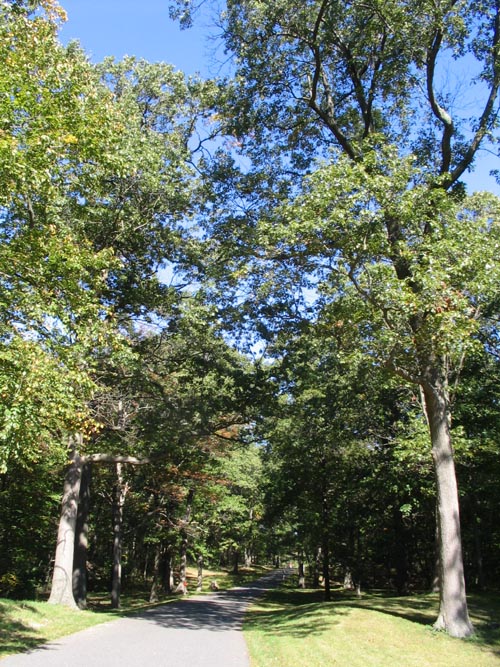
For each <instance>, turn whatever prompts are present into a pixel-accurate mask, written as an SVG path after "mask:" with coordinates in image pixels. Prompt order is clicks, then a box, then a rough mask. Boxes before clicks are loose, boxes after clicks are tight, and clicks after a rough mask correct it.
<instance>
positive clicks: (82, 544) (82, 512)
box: [73, 463, 92, 609]
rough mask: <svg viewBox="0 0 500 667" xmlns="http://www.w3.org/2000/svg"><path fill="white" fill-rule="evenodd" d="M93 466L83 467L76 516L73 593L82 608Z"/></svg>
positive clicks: (85, 585)
mask: <svg viewBox="0 0 500 667" xmlns="http://www.w3.org/2000/svg"><path fill="white" fill-rule="evenodd" d="M91 474H92V467H91V464H90V463H85V464H84V465H83V467H82V477H81V482H80V499H79V503H78V513H77V517H76V530H75V553H74V562H73V595H74V598H75V602H76V604H77V605H78V607H79V608H80V609H86V608H87V547H88V531H89V523H88V517H89V511H90V481H91Z"/></svg>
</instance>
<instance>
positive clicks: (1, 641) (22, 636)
mask: <svg viewBox="0 0 500 667" xmlns="http://www.w3.org/2000/svg"><path fill="white" fill-rule="evenodd" d="M16 606H17V605H16ZM16 606H14V607H13V608H11V607H7V606H6V605H3V604H2V603H0V658H2V657H5V656H6V655H9V654H10V653H18V652H19V651H26V650H29V649H32V648H35V647H36V646H38V645H39V644H40V643H41V642H44V641H47V639H46V638H45V637H43V636H41V635H40V629H39V627H38V625H37V626H36V627H34V626H33V625H32V624H31V623H30V622H23V621H21V620H19V619H18V618H15V617H13V612H14V613H15V610H16ZM19 608H20V609H22V610H29V611H30V612H31V613H32V614H34V615H39V611H38V610H37V609H36V608H35V607H34V606H32V605H29V604H26V603H23V604H22V605H19Z"/></svg>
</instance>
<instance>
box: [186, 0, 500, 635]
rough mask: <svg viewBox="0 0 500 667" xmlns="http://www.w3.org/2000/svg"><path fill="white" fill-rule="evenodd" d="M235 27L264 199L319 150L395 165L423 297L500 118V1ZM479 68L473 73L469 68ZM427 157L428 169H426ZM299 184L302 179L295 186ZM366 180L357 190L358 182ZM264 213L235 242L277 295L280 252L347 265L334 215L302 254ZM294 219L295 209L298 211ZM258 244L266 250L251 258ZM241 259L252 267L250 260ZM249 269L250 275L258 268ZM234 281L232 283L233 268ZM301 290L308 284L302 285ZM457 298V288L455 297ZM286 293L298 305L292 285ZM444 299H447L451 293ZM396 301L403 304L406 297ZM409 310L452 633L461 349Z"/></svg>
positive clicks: (368, 167) (246, 5)
mask: <svg viewBox="0 0 500 667" xmlns="http://www.w3.org/2000/svg"><path fill="white" fill-rule="evenodd" d="M192 4H193V3H188V4H187V5H186V3H178V9H177V15H181V18H182V19H183V20H184V22H185V23H188V22H189V20H190V14H189V10H190V5H192ZM221 27H222V31H223V37H224V40H225V43H226V45H227V48H228V50H229V51H230V52H231V53H233V54H234V55H235V70H236V76H235V83H234V87H233V91H234V92H233V99H232V102H233V103H232V105H231V114H230V115H229V114H228V116H229V121H228V124H227V127H228V128H229V130H230V131H232V132H233V133H234V134H235V135H236V137H237V140H238V143H239V145H240V146H241V147H242V151H243V153H244V154H245V155H247V156H249V157H250V158H252V160H253V167H254V171H255V172H257V171H258V170H260V171H261V173H262V174H265V179H264V180H265V182H266V186H267V193H269V192H270V190H272V192H273V196H272V198H269V197H267V198H266V196H265V191H263V192H262V193H261V194H262V200H263V201H265V202H266V204H264V206H265V205H267V206H268V207H269V204H270V203H271V204H272V202H273V200H274V198H275V197H276V193H277V192H278V191H279V187H280V186H279V185H276V183H278V184H279V183H280V178H279V176H280V174H281V175H282V176H283V178H282V179H281V182H283V180H286V179H288V181H289V182H290V176H293V175H295V176H297V175H299V174H300V173H303V172H304V170H305V171H307V170H310V169H311V168H312V166H313V162H314V158H317V156H318V155H323V156H327V155H328V152H329V151H330V150H331V149H332V148H333V149H335V150H334V152H333V162H334V163H335V162H339V163H340V164H343V165H346V164H347V163H346V162H345V159H347V160H348V161H350V162H351V167H348V166H346V169H345V170H344V171H343V172H342V177H343V178H346V177H348V175H352V174H353V173H354V172H356V173H357V175H359V176H361V174H363V176H362V177H361V180H358V181H357V185H356V186H355V187H361V188H368V189H369V190H370V191H371V192H372V193H373V188H372V187H371V184H374V182H375V180H376V179H377V178H380V179H382V180H383V179H384V178H386V177H387V174H388V173H391V174H392V175H393V177H394V178H393V179H387V180H385V187H386V188H387V190H386V193H385V194H386V196H385V198H384V202H383V205H381V203H380V202H378V206H379V210H382V211H383V213H382V229H383V230H384V238H385V242H386V243H387V244H388V245H387V248H386V251H385V257H386V258H387V260H386V261H387V262H388V263H389V265H390V266H391V267H392V268H391V270H392V271H393V272H394V276H395V277H396V283H395V289H396V292H398V295H397V296H398V298H399V296H400V295H401V292H404V293H406V292H408V291H409V293H410V295H411V301H413V302H416V301H421V300H422V299H423V298H424V297H425V295H426V290H427V287H426V284H425V281H423V280H422V277H421V276H422V273H421V269H420V268H419V267H418V263H416V262H415V261H414V260H412V259H411V258H410V257H409V256H408V252H409V250H412V251H414V252H415V255H414V257H416V256H417V251H416V248H415V239H416V238H418V243H420V244H422V245H423V246H424V247H425V250H426V252H427V249H428V248H429V247H430V246H431V245H432V243H433V242H434V236H435V233H436V231H437V230H438V229H443V227H442V216H443V212H444V210H445V209H446V207H447V205H445V204H444V203H443V202H444V201H445V200H446V199H448V200H450V204H449V206H451V207H452V198H453V195H454V194H455V195H456V196H459V194H460V192H461V191H463V185H462V184H461V182H460V178H461V177H462V176H463V175H464V173H465V172H466V171H467V170H468V169H470V168H471V167H472V166H473V163H474V160H475V158H476V156H477V154H478V150H479V149H480V147H481V145H482V144H484V143H485V141H488V140H489V138H490V136H491V135H492V133H494V131H495V128H496V123H497V112H498V90H499V85H500V61H499V53H498V44H499V39H500V30H499V28H500V6H499V4H498V2H497V1H496V0H490V1H487V2H484V3H483V2H482V3H473V4H472V5H471V3H469V2H464V1H458V2H456V1H452V2H447V1H443V2H438V3H436V2H427V1H426V0H424V1H423V2H421V3H419V4H418V6H417V5H415V6H410V5H409V4H408V3H406V2H402V1H401V0H392V1H391V2H386V3H384V4H383V5H381V4H380V3H379V2H375V1H373V2H372V1H369V2H361V1H359V2H358V1H355V2H352V3H347V4H346V3H342V2H337V1H336V0H308V1H307V2H298V1H296V0H280V1H278V2H277V3H273V4H272V5H270V4H266V3H261V2H258V1H257V0H235V1H232V0H228V2H227V3H226V10H225V12H224V13H223V14H222V15H221ZM466 64H467V70H466V69H465V65H466ZM469 65H470V66H469ZM465 71H468V72H470V73H471V74H470V76H469V78H468V79H466V80H465V79H464V76H465ZM452 72H455V73H456V76H457V79H458V78H460V81H461V86H462V89H463V90H465V93H463V94H462V97H461V99H462V101H468V100H470V101H473V103H474V109H475V113H473V114H472V115H471V114H469V112H468V111H466V110H465V106H466V105H464V107H463V108H461V107H460V106H459V105H458V104H454V100H455V99H456V98H455V94H456V91H454V90H452V89H450V87H449V82H450V81H451V79H452V77H451V73H452ZM386 144H390V145H392V146H396V155H395V156H394V159H395V160H402V161H403V162H404V158H405V156H408V155H410V154H411V155H412V159H411V162H412V163H413V165H412V169H410V170H407V171H406V174H405V175H403V173H402V172H401V171H400V170H398V171H397V174H396V171H395V170H394V168H393V167H392V166H389V165H388V163H387V160H386V159H385V158H384V157H383V156H384V151H383V147H384V145H386ZM341 156H342V157H341ZM377 156H379V158H380V159H378V158H377ZM271 158H273V159H272V160H271ZM266 163H267V164H266ZM413 167H416V168H417V169H419V170H420V172H419V175H418V176H417V174H416V171H415V169H414V168H413ZM349 169H352V171H351V172H350V174H348V173H347V172H348V171H349ZM250 170H252V166H251V167H250ZM272 172H275V173H272ZM276 172H277V173H276ZM323 174H324V172H323ZM318 178H320V177H318ZM370 179H373V180H372V182H371V184H370V183H369V182H368V181H369V180H370ZM394 179H395V180H394ZM401 179H402V180H401ZM354 180H355V181H356V180H357V176H356V177H355V178H354ZM297 182H298V181H297V180H294V181H293V180H292V189H291V192H292V193H293V187H294V186H295V185H296V184H297ZM336 183H337V186H336V188H335V192H334V193H333V192H332V191H330V192H329V194H328V195H327V198H326V200H323V204H324V206H325V207H330V208H331V209H334V208H335V207H336V206H337V204H338V201H339V200H341V199H342V197H341V196H340V194H339V193H340V192H341V190H342V187H343V183H341V182H340V181H336ZM355 187H354V188H352V189H351V187H350V186H347V189H348V190H350V191H351V193H354V189H355ZM282 191H283V190H282ZM289 191H290V190H289ZM404 193H406V194H408V193H410V196H409V197H406V196H405V195H404ZM405 199H406V201H407V202H409V201H410V199H412V204H411V205H413V204H414V203H415V201H416V200H417V199H418V200H419V201H420V204H419V206H418V214H417V216H418V217H419V218H420V220H419V222H420V225H419V232H418V235H417V236H415V234H414V231H413V229H411V230H410V229H409V228H408V225H407V220H408V210H406V211H403V210H402V209H401V207H400V206H399V205H398V201H401V200H405ZM246 201H248V197H247V198H246ZM310 203H311V205H310V206H309V211H308V221H309V223H307V221H306V220H305V217H306V216H305V215H303V214H301V213H300V211H299V210H298V209H294V210H293V213H292V214H291V215H292V216H297V218H296V219H297V220H298V221H301V222H302V223H304V227H307V225H308V224H309V226H310V227H311V228H313V227H314V226H315V225H317V226H318V228H321V222H320V221H321V217H322V214H321V213H318V214H317V213H316V209H315V208H314V205H313V203H312V201H311V202H310ZM372 206H373V200H370V197H368V198H367V199H365V201H363V203H360V205H359V206H356V205H355V206H354V207H353V209H352V210H351V211H350V215H351V216H352V217H353V219H354V220H358V221H359V220H361V219H363V218H364V219H365V222H366V229H351V230H350V232H349V234H350V241H349V242H354V243H358V244H361V250H359V251H356V253H357V252H362V248H363V246H364V245H365V244H366V246H367V247H369V246H370V243H371V242H372V241H373V240H375V238H374V237H376V235H377V230H376V228H375V225H373V226H372V227H371V226H370V223H369V221H370V220H371V218H372V215H371V214H372ZM322 210H323V211H324V210H325V208H323V209H322ZM260 211H262V208H260ZM323 215H324V214H323ZM257 217H258V212H257V215H256V214H255V212H254V211H253V212H251V215H246V219H247V220H248V225H247V226H246V228H245V230H244V231H243V233H241V234H238V232H237V227H236V226H235V225H234V219H235V216H234V211H233V212H232V213H231V214H229V215H228V216H227V228H231V229H232V230H233V231H234V233H235V234H236V236H237V240H236V243H233V244H232V251H233V252H235V251H238V248H239V247H242V246H243V247H244V249H245V254H244V261H246V262H247V263H250V264H251V265H253V268H254V274H253V275H254V276H257V278H256V280H255V283H254V284H255V285H256V288H255V289H256V291H257V290H259V286H260V293H261V294H262V295H263V297H264V298H265V297H266V292H267V295H269V293H270V291H271V290H270V289H269V287H267V288H266V287H264V289H262V285H263V283H264V286H265V284H266V283H265V281H266V278H265V276H266V275H267V277H268V281H267V284H268V285H269V283H270V282H273V279H272V278H271V279H269V277H270V276H271V275H272V274H273V272H274V273H276V266H277V265H278V266H279V262H280V260H281V266H282V267H283V269H285V267H286V263H287V261H288V266H289V264H290V263H295V266H297V267H300V268H301V269H302V276H300V274H299V272H296V273H295V280H296V281H299V284H305V285H306V286H307V283H308V282H309V284H310V283H311V282H312V283H313V284H314V282H315V281H314V273H313V271H314V267H310V265H308V264H307V261H306V260H305V259H304V258H305V257H308V256H310V255H311V254H314V253H315V252H316V253H317V255H318V256H321V258H322V260H323V264H324V266H328V264H329V263H331V264H335V261H336V252H337V247H338V245H337V243H338V242H337V239H336V238H335V235H334V234H332V233H331V227H330V228H328V229H325V230H324V232H323V234H322V235H318V234H316V235H315V234H312V235H311V236H312V237H313V238H314V241H313V240H312V239H311V237H309V236H308V234H307V233H304V234H303V235H302V236H301V235H300V232H299V234H298V238H299V239H300V240H299V241H298V242H297V244H296V245H295V246H294V247H293V251H292V253H287V252H284V253H282V252H280V251H281V247H280V244H281V243H283V236H280V235H279V234H278V235H275V236H273V235H272V233H271V234H270V235H269V236H268V238H269V240H271V241H272V242H273V245H274V248H273V249H272V250H271V249H270V248H268V249H267V250H266V251H263V252H258V251H257V252H256V251H255V249H254V250H253V252H252V250H251V248H252V242H255V236H254V234H253V232H251V233H250V234H248V232H247V230H248V229H251V230H253V229H255V219H256V218H257ZM332 217H334V216H332ZM242 219H243V220H245V215H243V216H241V218H240V220H239V223H240V224H239V226H240V227H242V224H241V222H242ZM290 220H291V218H290V217H289V218H287V223H289V222H290ZM415 220H416V218H415ZM332 226H333V225H332ZM221 228H222V229H224V225H221V223H220V221H218V222H217V225H214V233H215V234H216V237H217V238H218V239H219V240H220V242H221V243H223V244H225V245H227V244H228V235H227V234H226V235H224V233H221V232H220V231H219V230H220V229H221ZM353 235H357V236H353ZM315 243H319V245H316V246H315ZM285 245H286V241H285ZM250 255H252V257H253V259H249V257H250ZM263 257H267V258H268V259H271V258H272V257H274V259H275V260H277V261H275V262H274V268H270V267H271V264H272V263H270V264H268V265H267V266H268V269H267V271H266V269H263V268H262V258H263ZM449 259H450V262H453V261H454V260H453V259H452V258H449ZM424 263H425V261H424ZM352 264H356V261H354V262H353V263H352ZM365 266H366V268H367V267H368V264H366V265H365ZM451 266H452V265H451V264H450V267H449V268H451ZM238 270H239V271H240V275H241V269H240V267H238ZM356 271H357V268H352V271H351V273H350V277H351V278H352V279H353V282H356V281H357V276H356ZM246 272H247V275H248V268H247V269H246ZM319 273H320V274H321V271H319ZM243 275H244V274H243ZM282 275H283V276H285V270H284V271H283V273H282ZM365 275H368V272H367V274H365ZM369 275H370V276H371V272H370V274H369ZM263 276H264V277H263ZM311 278H312V281H311ZM318 279H320V278H319V277H318ZM227 284H228V285H231V276H230V279H229V280H228V281H227ZM292 289H293V292H294V293H295V294H297V291H298V290H297V286H296V285H295V287H292V288H291V290H292ZM367 292H369V293H370V295H371V297H373V296H374V294H373V291H370V290H368V289H367V287H366V286H365V284H363V285H362V286H361V288H360V293H364V294H365V295H366V293H367ZM283 293H284V289H283V286H281V287H280V290H279V291H278V290H275V291H274V297H273V301H272V302H273V303H274V305H276V304H279V302H280V298H281V297H280V296H276V295H281V296H282V295H283ZM455 296H456V295H455V294H454V295H451V294H448V298H450V299H451V301H453V299H454V298H455ZM393 298H396V295H393ZM377 299H378V297H375V300H377ZM267 301H268V302H269V298H268V299H267ZM283 301H284V302H285V303H288V304H290V299H286V295H285V298H284V299H283ZM379 303H381V302H379ZM399 304H400V305H402V303H401V301H399ZM437 307H439V308H441V309H442V310H444V307H443V305H441V306H437ZM388 308H389V304H388V302H387V301H384V303H383V305H382V306H381V311H379V313H380V312H381V313H382V315H383V314H384V312H385V311H386V310H387V309H388ZM289 310H290V308H289ZM403 310H404V309H403ZM388 312H389V313H392V312H393V309H392V307H391V308H390V309H389V311H388ZM407 316H408V323H409V327H410V329H409V333H408V335H409V336H410V340H411V338H412V337H413V338H417V339H418V340H419V341H422V342H418V343H417V347H418V348H419V349H418V350H417V356H419V368H418V373H417V375H412V377H413V378H414V379H415V378H417V377H418V378H419V380H418V382H420V386H421V387H422V390H423V392H424V395H425V406H426V411H427V415H428V418H429V427H430V431H431V436H432V441H433V451H434V455H435V459H436V473H437V481H438V497H439V499H440V508H441V509H440V513H439V517H440V534H441V564H442V568H443V579H442V587H441V592H442V596H441V608H440V613H439V618H438V621H437V622H436V625H437V627H440V628H444V629H446V630H447V631H448V632H449V633H450V634H452V635H456V636H467V635H468V634H470V633H471V632H472V626H471V624H470V621H469V619H468V614H467V605H466V599H465V588H464V584H463V574H462V558H461V556H460V555H459V554H460V528H459V522H458V494H457V491H456V481H455V472H454V467H453V457H452V450H451V446H450V440H449V432H448V430H449V426H448V414H449V399H448V391H447V382H448V377H449V376H448V365H447V364H448V362H447V359H448V354H447V352H448V351H446V352H445V351H443V349H442V347H441V343H436V345H435V346H433V345H429V337H428V336H427V334H424V331H425V329H426V326H427V320H428V318H427V315H426V312H425V311H422V310H420V309H419V308H417V310H416V311H415V312H414V313H413V314H411V315H410V314H407ZM391 326H392V324H391ZM422 335H423V336H422ZM423 339H425V342H424V340H423ZM400 344H401V347H404V344H402V343H400ZM391 349H392V348H391ZM396 356H397V355H396ZM389 363H391V364H392V365H393V368H395V369H396V368H399V370H401V369H400V367H398V366H397V359H395V358H391V359H389ZM444 508H447V509H444ZM457 554H458V555H457Z"/></svg>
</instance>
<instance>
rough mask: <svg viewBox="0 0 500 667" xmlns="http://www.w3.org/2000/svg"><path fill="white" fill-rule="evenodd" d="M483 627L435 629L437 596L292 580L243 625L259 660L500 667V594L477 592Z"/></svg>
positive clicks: (476, 612) (311, 666) (474, 607)
mask: <svg viewBox="0 0 500 667" xmlns="http://www.w3.org/2000/svg"><path fill="white" fill-rule="evenodd" d="M470 612H471V617H472V620H473V622H474V625H475V627H476V631H477V634H476V636H475V637H474V638H473V639H470V640H463V641H461V640H456V639H451V638H450V637H448V636H446V635H445V634H443V633H438V632H435V631H433V630H432V627H431V625H430V624H431V623H432V622H433V620H434V619H435V618H436V615H437V598H436V596H435V595H415V596H411V597H388V596H386V595H384V594H381V593H380V594H376V593H374V594H365V595H363V597H362V598H361V599H360V600H358V599H357V598H356V597H355V596H353V595H348V594H345V593H344V592H341V591H336V592H335V593H334V596H333V600H332V602H329V603H324V602H322V593H321V592H318V591H308V590H305V591H297V590H294V589H292V588H289V587H285V588H282V589H279V590H276V591H271V592H270V593H269V594H268V596H267V597H266V598H265V599H263V600H262V601H259V603H258V604H256V605H254V606H253V607H252V608H251V609H250V612H249V614H248V615H247V619H246V622H245V626H244V632H245V637H246V640H247V643H248V647H249V651H250V655H251V660H252V667H290V665H301V664H307V666H308V667H471V666H474V667H500V624H499V623H498V620H499V619H500V596H498V595H496V596H495V595H481V596H471V598H470Z"/></svg>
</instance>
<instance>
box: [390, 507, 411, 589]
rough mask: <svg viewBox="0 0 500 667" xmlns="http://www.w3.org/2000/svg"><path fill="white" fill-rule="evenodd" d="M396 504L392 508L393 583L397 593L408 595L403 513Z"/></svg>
mask: <svg viewBox="0 0 500 667" xmlns="http://www.w3.org/2000/svg"><path fill="white" fill-rule="evenodd" d="M400 502H401V501H399V502H398V504H397V505H398V506H396V507H394V509H393V523H394V534H395V537H396V543H395V545H394V561H395V563H394V564H395V568H396V578H395V581H394V583H395V585H396V591H397V594H398V595H408V553H407V546H406V543H407V537H406V529H405V525H404V521H403V515H402V514H401V510H400V509H399V504H400Z"/></svg>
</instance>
